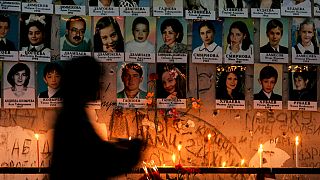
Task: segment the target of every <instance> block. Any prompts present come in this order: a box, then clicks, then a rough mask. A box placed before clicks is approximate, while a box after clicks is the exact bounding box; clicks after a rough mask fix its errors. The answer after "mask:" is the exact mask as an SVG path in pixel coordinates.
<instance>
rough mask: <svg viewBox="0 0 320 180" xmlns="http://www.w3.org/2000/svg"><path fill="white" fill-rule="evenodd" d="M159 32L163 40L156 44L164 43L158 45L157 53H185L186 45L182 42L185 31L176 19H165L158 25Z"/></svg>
mask: <svg viewBox="0 0 320 180" xmlns="http://www.w3.org/2000/svg"><path fill="white" fill-rule="evenodd" d="M185 31H186V30H185ZM160 32H161V36H162V41H163V42H161V43H158V44H162V43H164V44H163V45H161V46H160V48H159V50H158V52H159V53H187V45H186V44H184V43H182V40H183V38H184V35H185V34H186V32H184V28H183V26H182V23H181V22H180V21H179V20H178V19H176V18H169V19H165V20H164V21H163V22H162V23H161V25H160ZM158 39H159V38H158Z"/></svg>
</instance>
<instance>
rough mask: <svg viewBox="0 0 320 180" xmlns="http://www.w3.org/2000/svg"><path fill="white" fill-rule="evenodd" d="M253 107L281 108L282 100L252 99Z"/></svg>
mask: <svg viewBox="0 0 320 180" xmlns="http://www.w3.org/2000/svg"><path fill="white" fill-rule="evenodd" d="M253 107H254V109H282V101H276V100H253Z"/></svg>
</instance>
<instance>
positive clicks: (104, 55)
mask: <svg viewBox="0 0 320 180" xmlns="http://www.w3.org/2000/svg"><path fill="white" fill-rule="evenodd" d="M93 56H94V57H95V58H96V59H97V61H98V62H123V61H124V53H123V52H95V53H93Z"/></svg>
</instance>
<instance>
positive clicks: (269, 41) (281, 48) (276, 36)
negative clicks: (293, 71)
mask: <svg viewBox="0 0 320 180" xmlns="http://www.w3.org/2000/svg"><path fill="white" fill-rule="evenodd" d="M287 29H289V27H288V19H286V18H281V19H260V53H282V54H288V31H287Z"/></svg>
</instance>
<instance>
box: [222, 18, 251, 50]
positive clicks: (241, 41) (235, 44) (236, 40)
mask: <svg viewBox="0 0 320 180" xmlns="http://www.w3.org/2000/svg"><path fill="white" fill-rule="evenodd" d="M227 43H228V45H227V47H226V54H231V55H237V54H239V55H243V54H246V55H252V54H253V44H252V40H251V37H250V33H249V30H248V27H247V25H246V23H244V22H243V21H235V22H233V23H232V24H231V26H230V28H229V33H228V36H227Z"/></svg>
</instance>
